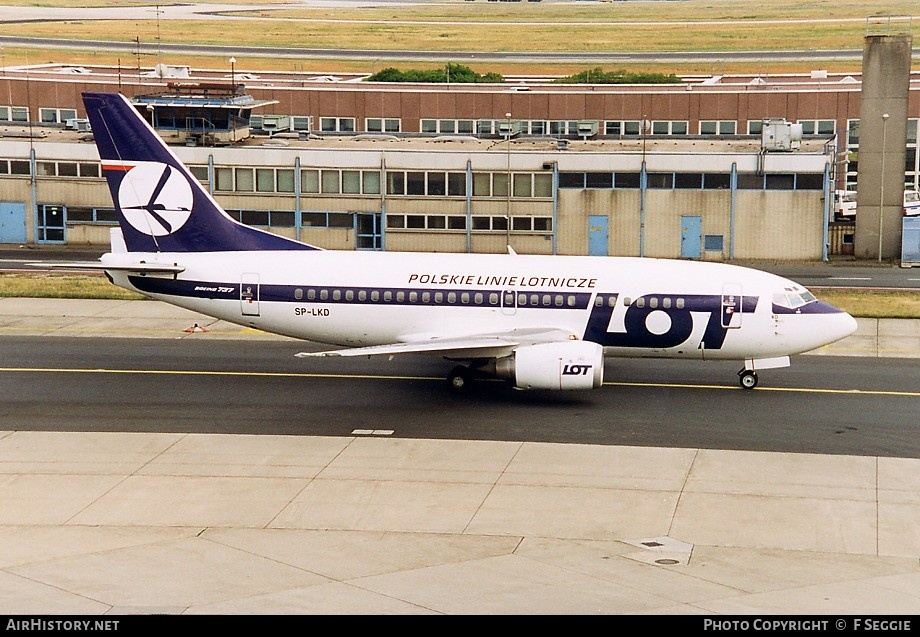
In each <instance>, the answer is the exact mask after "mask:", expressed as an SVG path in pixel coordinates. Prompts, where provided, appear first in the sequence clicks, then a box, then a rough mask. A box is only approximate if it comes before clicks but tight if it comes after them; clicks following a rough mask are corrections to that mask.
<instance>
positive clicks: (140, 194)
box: [118, 162, 192, 237]
mask: <svg viewBox="0 0 920 637" xmlns="http://www.w3.org/2000/svg"><path fill="white" fill-rule="evenodd" d="M126 168H128V170H127V172H126V173H125V177H124V179H122V181H121V185H120V186H119V187H118V204H119V206H120V207H121V212H122V214H123V215H124V216H125V221H127V222H128V223H130V224H131V225H132V226H133V227H134V228H135V229H137V230H138V232H142V233H144V234H147V235H152V236H155V237H162V236H164V235H167V234H172V233H173V232H175V231H176V230H178V229H179V228H181V227H182V226H184V225H185V222H186V221H188V219H189V217H190V216H191V214H192V189H191V187H190V186H189V184H188V182H187V181H186V180H185V179H184V178H183V177H182V175H181V174H179V172H178V171H176V170H174V169H173V168H172V167H170V166H168V165H166V164H161V163H159V162H138V163H136V164H134V165H133V166H131V167H126Z"/></svg>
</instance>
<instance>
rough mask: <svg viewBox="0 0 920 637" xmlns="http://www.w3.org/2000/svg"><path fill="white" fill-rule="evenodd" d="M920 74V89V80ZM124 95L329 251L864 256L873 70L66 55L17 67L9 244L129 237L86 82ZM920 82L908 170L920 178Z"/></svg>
mask: <svg viewBox="0 0 920 637" xmlns="http://www.w3.org/2000/svg"><path fill="white" fill-rule="evenodd" d="M911 80H912V81H911V89H914V88H917V90H920V78H917V80H916V85H915V81H914V78H913V77H912V78H911ZM84 91H111V92H121V93H123V94H125V95H126V96H128V97H129V98H130V99H132V101H133V102H134V103H135V105H136V106H137V107H138V108H139V109H140V110H141V112H143V113H146V114H147V115H148V116H149V120H150V121H151V123H152V124H153V125H154V127H155V128H157V130H158V131H159V132H160V133H161V135H163V136H164V138H166V140H167V141H168V142H170V143H171V144H172V147H173V150H174V152H175V153H176V155H177V156H178V157H179V158H180V159H181V160H182V161H183V162H184V163H186V164H187V165H188V166H190V168H191V170H192V172H193V174H194V176H195V177H196V178H198V179H199V180H200V181H201V182H202V183H203V184H205V185H206V187H207V188H208V189H209V190H210V192H211V193H212V195H213V196H214V198H215V199H216V200H217V201H218V202H219V203H220V204H221V205H222V206H223V207H224V208H225V209H226V210H227V211H228V212H229V213H230V214H231V215H233V216H234V217H236V218H237V219H239V220H240V221H242V222H243V223H247V224H250V225H254V226H259V227H264V228H267V229H269V230H271V231H273V232H276V233H278V234H282V235H285V236H289V237H294V238H297V239H300V240H302V241H305V242H307V243H311V244H314V245H317V246H320V247H324V248H334V249H359V250H393V251H408V250H419V251H439V252H448V251H449V252H504V251H506V250H507V246H509V245H510V246H511V247H512V248H513V249H514V250H515V251H517V252H519V253H530V254H592V255H616V256H627V255H629V256H648V257H676V258H689V259H711V260H729V259H787V260H793V259H795V260H802V259H805V260H813V259H821V258H826V257H827V255H828V254H839V253H847V251H848V250H849V251H850V252H851V251H852V242H853V236H854V235H853V224H852V222H835V220H834V208H833V200H834V193H835V192H836V191H837V190H843V189H853V188H855V185H856V182H857V177H858V173H857V170H856V168H857V166H858V164H857V161H858V154H857V150H858V131H859V119H858V107H859V92H860V81H859V79H858V75H857V76H855V77H854V76H843V77H836V76H829V75H828V74H826V73H823V72H815V73H812V74H811V75H809V76H804V77H799V76H791V77H785V78H742V77H731V78H728V77H710V78H685V79H684V82H682V83H681V84H676V85H648V86H610V85H602V86H601V85H598V86H594V85H560V84H553V83H551V82H549V81H537V80H533V81H520V82H513V83H508V82H506V83H505V84H489V85H424V86H422V85H396V86H394V85H389V84H380V83H368V82H363V81H361V78H360V77H347V76H339V77H330V76H320V75H317V74H306V73H301V74H297V73H271V74H260V75H259V76H255V75H252V74H244V73H236V72H235V71H234V74H233V75H228V74H226V73H224V74H220V73H215V72H196V71H193V70H191V69H188V68H185V67H182V68H176V67H162V66H160V67H157V68H156V69H152V70H150V69H148V70H137V69H135V70H132V71H125V70H123V69H115V68H109V67H98V68H97V67H93V68H86V67H71V66H67V65H59V64H50V65H44V66H40V67H29V68H25V67H18V68H7V69H4V70H3V72H2V73H0V95H3V96H4V97H7V100H4V101H8V102H9V104H0V243H22V244H45V243H67V244H80V245H86V244H92V245H97V244H98V245H100V247H102V246H105V245H107V244H108V235H109V229H110V228H112V227H114V225H115V217H114V210H113V208H112V201H111V196H110V194H109V192H108V188H107V186H106V184H105V180H104V179H103V177H102V174H101V169H100V166H99V161H98V157H97V155H96V149H95V146H94V144H93V143H92V141H91V140H92V131H89V130H87V126H86V123H85V120H84V119H82V118H83V117H85V115H84V114H83V107H82V103H81V101H80V94H81V93H82V92H84ZM917 95H918V93H917V92H916V91H915V90H911V92H910V103H909V107H908V108H909V112H908V137H907V158H908V159H907V161H906V163H905V172H904V178H905V185H908V186H910V185H911V184H912V185H913V186H916V185H917V184H918V182H920V179H918V176H920V170H918V166H917V156H916V139H917V122H918V119H920V101H918V100H917Z"/></svg>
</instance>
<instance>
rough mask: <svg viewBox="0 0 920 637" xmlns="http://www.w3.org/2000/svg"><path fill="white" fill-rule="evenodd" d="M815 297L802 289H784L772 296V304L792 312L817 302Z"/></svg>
mask: <svg viewBox="0 0 920 637" xmlns="http://www.w3.org/2000/svg"><path fill="white" fill-rule="evenodd" d="M817 300H818V299H816V298H815V295H814V294H812V293H811V292H809V291H808V290H805V289H802V288H786V289H785V290H784V291H783V292H779V293H777V294H774V295H773V304H774V305H779V306H781V307H787V308H789V309H790V310H794V309H797V308H800V307H802V306H803V305H807V304H809V303H811V302H812V301H817Z"/></svg>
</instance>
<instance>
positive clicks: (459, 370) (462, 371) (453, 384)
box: [447, 365, 473, 392]
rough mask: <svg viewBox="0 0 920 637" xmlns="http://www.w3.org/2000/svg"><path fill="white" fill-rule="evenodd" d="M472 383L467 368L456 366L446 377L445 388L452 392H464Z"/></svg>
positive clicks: (470, 374)
mask: <svg viewBox="0 0 920 637" xmlns="http://www.w3.org/2000/svg"><path fill="white" fill-rule="evenodd" d="M472 383H473V374H472V372H471V371H470V368H469V367H464V366H463V365H458V366H457V367H454V368H453V369H452V370H450V373H449V374H448V375H447V386H448V387H449V388H450V389H451V391H454V392H462V391H466V390H467V389H469V388H470V385H472Z"/></svg>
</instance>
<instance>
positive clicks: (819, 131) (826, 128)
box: [798, 119, 837, 135]
mask: <svg viewBox="0 0 920 637" xmlns="http://www.w3.org/2000/svg"><path fill="white" fill-rule="evenodd" d="M798 123H799V124H801V125H802V134H803V135H833V134H834V133H835V132H837V122H836V120H833V119H800V120H799V121H798Z"/></svg>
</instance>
